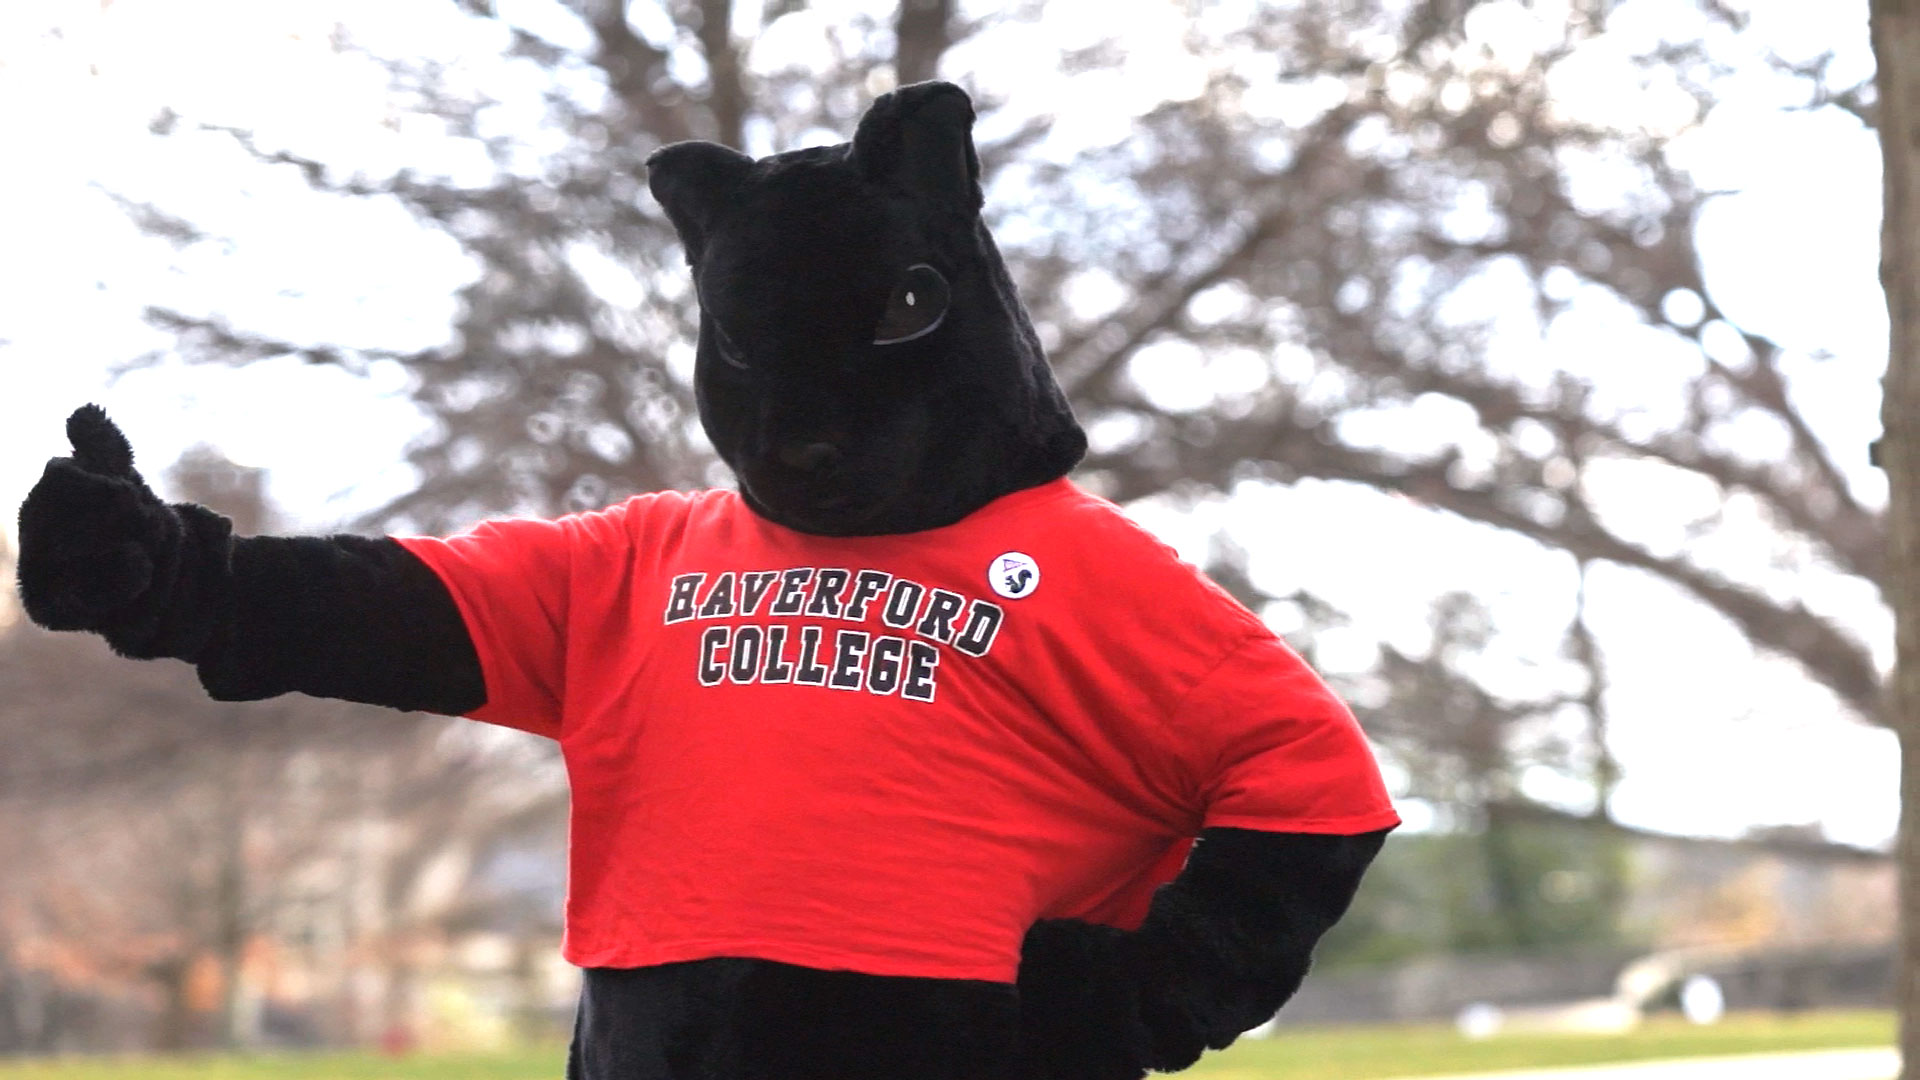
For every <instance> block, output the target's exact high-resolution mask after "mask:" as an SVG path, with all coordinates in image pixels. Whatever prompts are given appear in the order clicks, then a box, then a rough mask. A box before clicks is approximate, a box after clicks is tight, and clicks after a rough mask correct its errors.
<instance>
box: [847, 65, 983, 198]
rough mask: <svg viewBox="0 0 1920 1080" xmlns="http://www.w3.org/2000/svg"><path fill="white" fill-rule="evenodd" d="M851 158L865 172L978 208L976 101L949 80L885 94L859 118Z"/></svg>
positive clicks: (879, 179) (917, 192)
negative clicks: (974, 133)
mask: <svg viewBox="0 0 1920 1080" xmlns="http://www.w3.org/2000/svg"><path fill="white" fill-rule="evenodd" d="M853 160H854V162H855V163H856V164H857V165H858V166H859V168H860V172H861V175H863V176H865V177H866V178H867V179H868V180H870V181H873V182H874V183H878V184H887V185H892V186H895V187H899V188H902V189H904V190H906V191H908V192H911V193H912V194H914V195H918V196H920V197H921V198H924V199H928V200H930V201H932V202H935V203H939V204H941V205H945V206H949V207H951V208H953V209H956V210H959V211H961V212H963V213H967V214H977V213H979V212H980V158H979V156H978V155H976V154H975V153H974V150H973V101H972V99H971V98H969V97H967V92H966V91H965V90H962V89H960V88H959V87H957V86H955V85H953V84H952V83H947V82H923V83H914V84H913V85H912V86H903V87H901V88H900V89H898V90H895V91H893V92H892V93H889V94H882V95H881V96H880V97H879V99H878V100H876V101H875V102H874V103H873V107H872V108H870V109H868V110H867V115H865V116H863V117H861V118H860V128H859V130H858V131H856V132H854V136H853Z"/></svg>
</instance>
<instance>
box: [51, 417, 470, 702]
mask: <svg viewBox="0 0 1920 1080" xmlns="http://www.w3.org/2000/svg"><path fill="white" fill-rule="evenodd" d="M67 435H68V438H69V439H70V440H71V441H72V443H73V449H74V452H73V455H72V456H71V457H63V458H55V459H53V460H52V461H50V462H48V463H47V470H46V473H45V475H43V476H42V477H41V478H40V482H39V483H38V484H36V485H35V486H34V488H33V491H32V492H30V493H29V494H28V496H27V500H26V502H25V503H24V504H22V506H21V508H20V559H19V566H18V573H19V580H20V598H21V601H22V606H23V607H24V608H25V609H26V612H27V615H28V617H30V618H31V619H33V621H35V622H37V623H39V624H40V625H42V626H44V627H47V628H48V629H50V630H87V631H91V632H93V633H97V634H99V635H101V636H102V637H104V638H106V640H107V643H108V644H109V645H111V646H112V647H113V649H114V651H116V652H118V653H120V654H121V655H123V656H130V657H134V658H136V659H143V660H144V659H153V658H157V657H172V658H176V659H180V660H185V661H187V662H189V663H191V664H194V665H195V666H196V667H197V668H198V669H199V672H200V681H201V682H202V684H204V685H205V686H206V688H207V691H208V693H210V694H212V695H213V696H214V697H215V698H218V699H220V700H223V701H250V700H256V699H259V698H266V697H273V696H274V695H277V694H284V693H287V692H288V691H294V690H297V691H302V692H304V693H308V694H313V695H316V696H319V697H333V698H343V699H346V700H349V701H362V702H367V703H369V704H374V705H387V706H391V707H393V708H397V709H427V710H432V711H434V712H444V713H450V714H459V713H464V712H468V711H470V710H472V709H475V708H478V707H479V706H480V705H482V704H483V703H484V702H485V701H486V687H485V683H484V681H483V680H482V678H481V671H480V662H479V658H478V656H477V655H476V653H475V650H474V647H473V642H472V639H471V638H470V637H469V635H468V633H467V629H466V624H465V621H464V620H463V619H462V618H461V616H460V611H459V609H458V607H456V605H455V604H454V602H453V598H452V596H451V595H450V594H449V593H448V591H447V589H446V587H445V586H444V585H443V584H442V583H441V582H440V579H439V577H438V576H437V575H436V574H435V573H434V572H433V571H432V570H431V569H429V568H428V567H427V565H426V564H425V563H423V562H421V561H420V559H419V558H417V557H416V556H414V555H413V554H412V553H411V552H409V551H407V550H406V549H405V548H404V547H402V546H401V545H400V544H399V543H397V542H395V541H393V540H376V539H370V538H367V537H360V536H331V537H290V538H282V537H270V536H257V537H235V536H234V535H233V526H232V523H231V522H229V521H228V520H227V519H226V518H224V517H221V516H220V515H219V514H216V513H214V512H213V511H211V510H209V509H207V508H206V507H203V506H195V505H192V504H190V503H178V504H173V505H169V504H167V503H164V502H161V501H160V499H159V498H157V497H156V496H155V495H154V494H153V492H152V491H151V490H150V489H149V488H148V487H147V485H146V482H145V481H144V480H143V479H141V477H140V474H139V472H138V471H137V470H135V469H134V467H133V451H132V449H131V448H130V447H129V446H128V445H127V441H126V438H125V437H124V436H123V435H121V433H120V430H119V429H118V428H116V427H115V426H114V425H113V423H112V421H110V420H108V419H107V417H106V414H105V413H103V412H101V411H100V410H99V409H98V408H97V407H95V406H91V405H89V406H87V407H85V408H82V409H79V410H77V411H75V413H74V414H73V416H71V417H69V418H68V420H67Z"/></svg>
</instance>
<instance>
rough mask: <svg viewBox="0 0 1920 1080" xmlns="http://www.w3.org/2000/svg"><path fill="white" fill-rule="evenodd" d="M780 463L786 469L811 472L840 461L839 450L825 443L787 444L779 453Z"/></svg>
mask: <svg viewBox="0 0 1920 1080" xmlns="http://www.w3.org/2000/svg"><path fill="white" fill-rule="evenodd" d="M779 458H780V462H781V464H783V465H786V466H787V467H788V468H793V469H800V470H802V471H803V472H813V471H815V470H816V469H824V468H826V467H828V466H830V465H832V464H833V463H834V462H836V461H839V460H840V448H839V447H837V446H835V445H833V444H832V443H827V442H810V443H788V444H786V445H785V446H782V447H781V448H780V451H779Z"/></svg>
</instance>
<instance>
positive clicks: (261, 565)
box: [193, 536, 487, 716]
mask: <svg viewBox="0 0 1920 1080" xmlns="http://www.w3.org/2000/svg"><path fill="white" fill-rule="evenodd" d="M227 574H228V586H227V589H226V590H225V592H226V597H225V600H226V602H225V603H224V604H219V605H216V606H215V607H214V609H213V610H212V612H210V614H211V615H212V616H213V617H214V618H215V619H217V620H218V622H219V625H218V627H217V628H215V629H214V630H213V632H212V633H210V634H209V644H208V647H207V649H206V650H205V651H204V652H203V653H202V654H201V655H200V656H198V657H195V658H193V659H194V661H195V665H196V666H197V667H198V668H199V670H200V682H201V684H202V685H204V686H205V687H206V688H207V692H208V693H209V694H211V695H212V696H213V697H214V698H216V699H218V700H221V701H253V700H257V699H259V698H266V697H273V696H274V695H276V694H284V693H286V692H288V691H290V690H297V691H300V692H302V693H307V694H312V695H314V696H316V697H330V698H341V699H343V700H346V701H362V702H366V703H368V704H370V705H385V706H388V707H390V708H395V709H421V710H425V711H428V712H437V713H445V714H447V715H450V716H457V715H460V714H461V713H465V712H469V711H471V710H473V709H476V708H478V707H479V706H481V705H482V704H484V703H485V702H486V697H487V695H486V686H485V683H484V682H483V680H482V678H481V673H480V660H479V657H478V656H477V655H476V654H475V652H474V647H473V640H472V638H471V637H469V636H468V634H467V628H466V623H465V622H464V621H463V620H462V619H461V617H460V611H459V609H458V608H457V607H455V606H454V602H453V597H452V596H451V595H449V594H448V592H447V587H446V586H445V585H444V584H442V583H441V581H440V578H439V577H438V576H437V575H436V574H435V573H434V572H433V571H432V570H431V569H429V568H428V567H427V564H426V563H424V562H421V561H420V559H419V557H418V556H416V555H414V554H413V553H412V552H410V551H408V550H407V549H406V548H404V547H402V546H401V545H400V544H398V543H396V542H395V541H393V540H390V539H372V538H369V537H364V536H326V537H319V536H304V537H276V536H255V537H243V538H239V539H235V540H233V541H232V548H231V556H230V561H229V563H228V567H227Z"/></svg>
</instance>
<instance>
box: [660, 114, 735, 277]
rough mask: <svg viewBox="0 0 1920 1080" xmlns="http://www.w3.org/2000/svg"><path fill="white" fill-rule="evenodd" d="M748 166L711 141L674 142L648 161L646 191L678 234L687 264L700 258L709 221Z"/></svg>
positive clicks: (710, 222)
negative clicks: (660, 207)
mask: <svg viewBox="0 0 1920 1080" xmlns="http://www.w3.org/2000/svg"><path fill="white" fill-rule="evenodd" d="M752 164H753V159H752V158H750V157H748V156H747V155H745V154H742V153H740V152H739V151H738V150H731V149H728V148H727V147H724V146H721V145H720V144H719V143H710V142H679V143H674V144H673V145H671V146H663V147H661V148H660V149H658V150H655V151H654V152H653V153H652V155H650V156H649V157H648V158H647V187H648V189H649V190H651V191H652V192H653V197H654V198H656V199H658V200H660V205H661V206H662V207H664V208H665V209H666V211H667V219H668V220H669V221H672V222H673V228H674V231H675V232H677V233H679V234H680V246H681V247H683V248H685V249H686V252H687V261H688V262H689V263H691V262H692V261H693V260H694V259H696V258H698V257H699V254H700V250H701V248H702V247H704V246H705V244H706V241H707V233H708V231H709V230H710V229H711V227H712V225H713V219H714V218H715V217H716V216H717V215H718V214H719V213H720V210H721V208H722V207H724V206H725V205H726V204H727V201H728V200H729V199H730V198H731V197H732V195H733V193H734V190H735V189H737V188H738V187H739V186H740V181H741V180H743V179H744V178H745V177H746V175H747V169H748V168H749V167H750V166H752Z"/></svg>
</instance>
